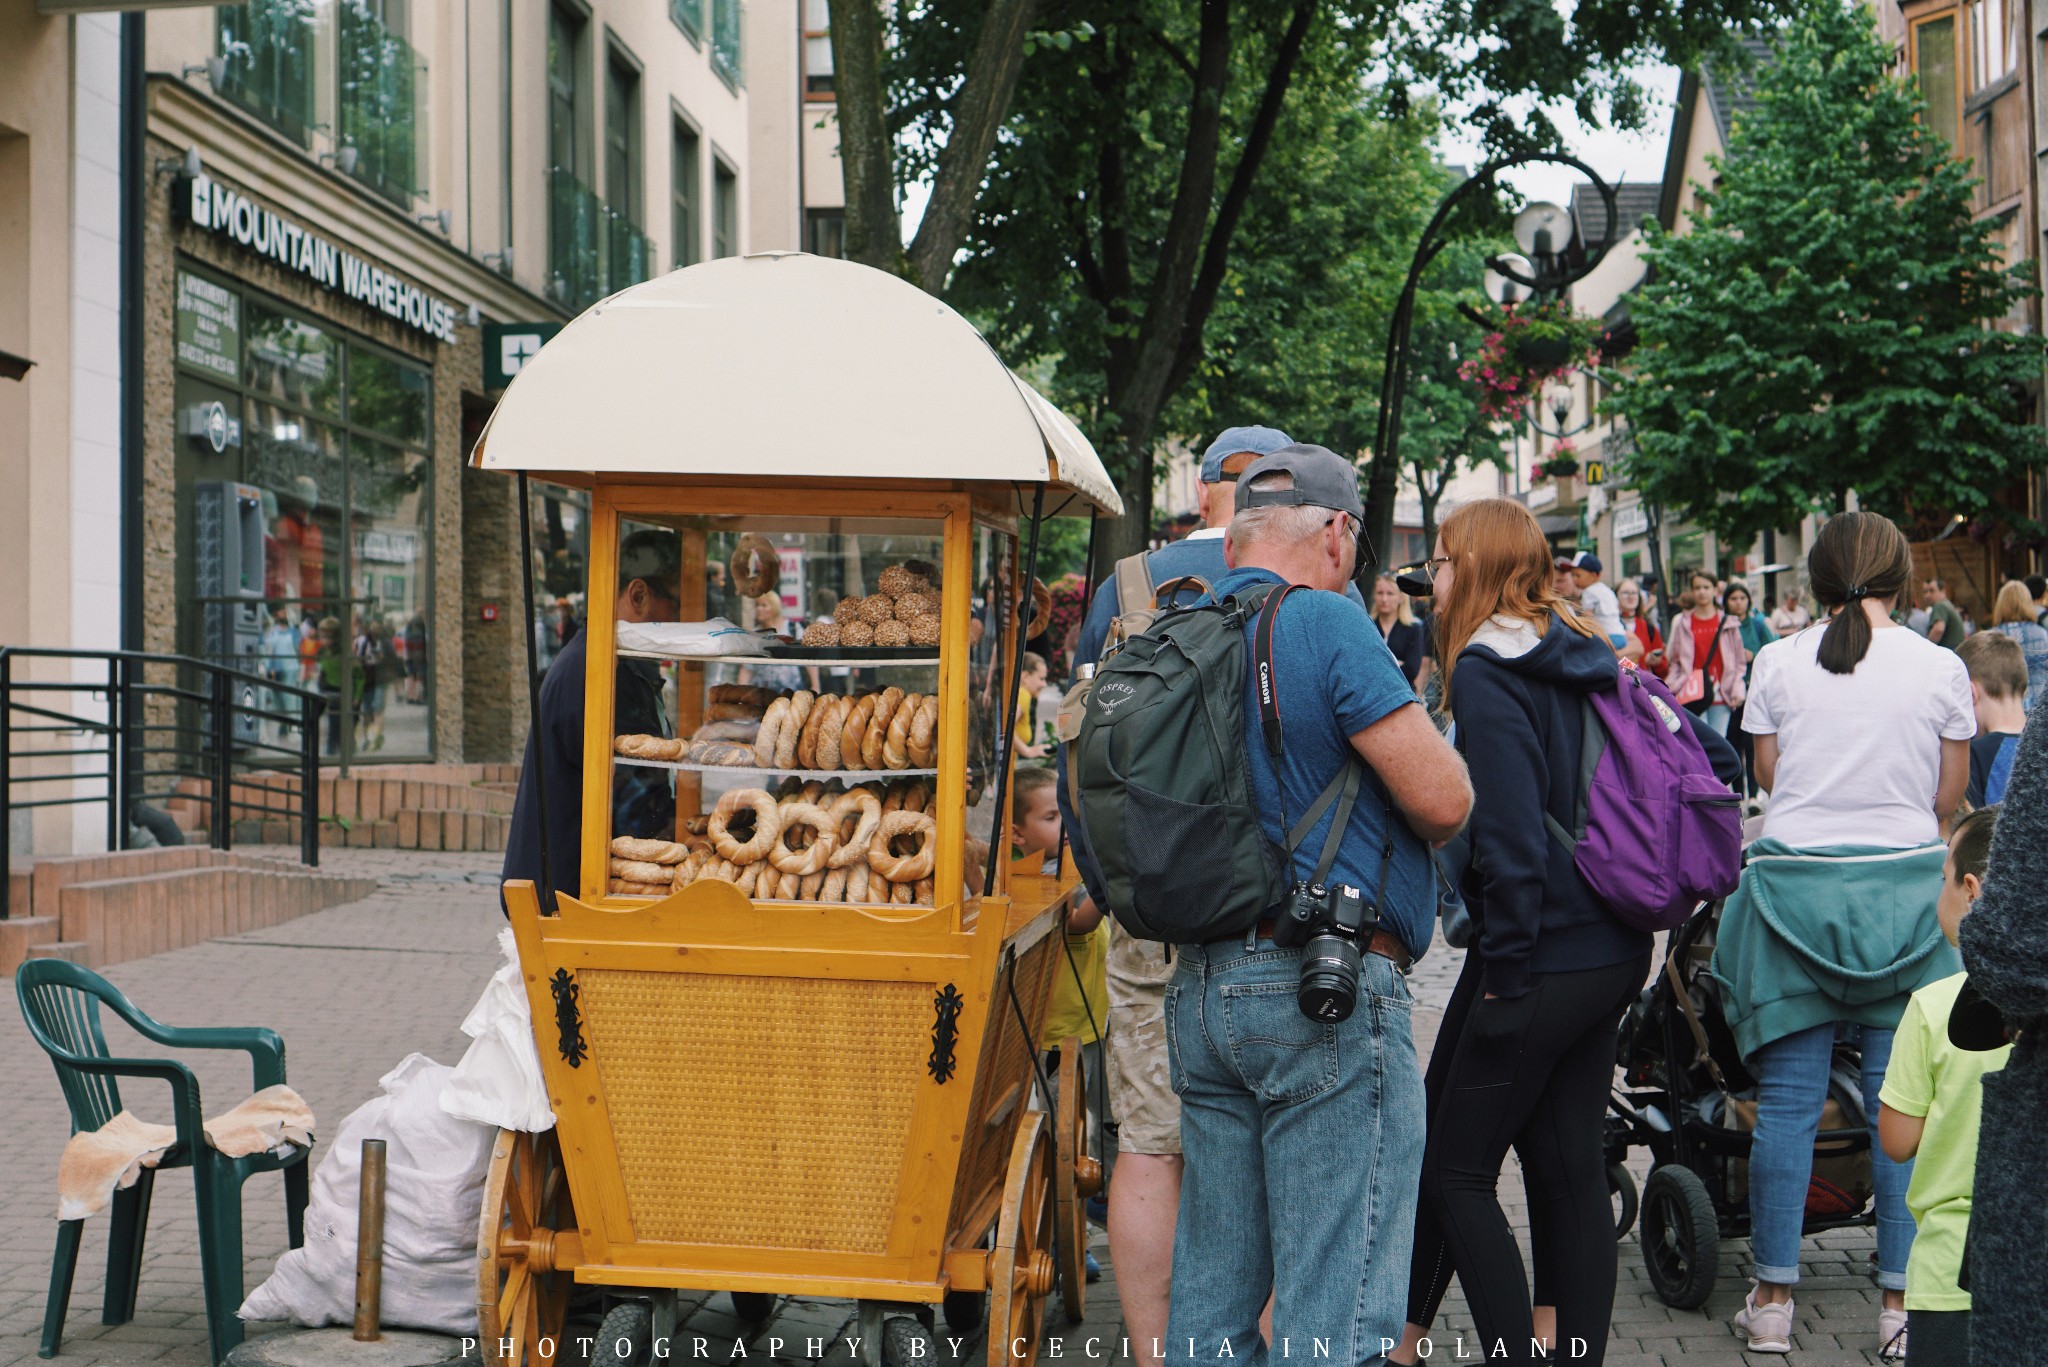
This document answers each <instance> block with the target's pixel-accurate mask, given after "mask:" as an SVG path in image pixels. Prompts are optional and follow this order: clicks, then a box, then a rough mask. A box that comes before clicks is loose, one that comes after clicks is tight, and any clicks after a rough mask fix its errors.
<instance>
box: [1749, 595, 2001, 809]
mask: <svg viewBox="0 0 2048 1367" xmlns="http://www.w3.org/2000/svg"><path fill="white" fill-rule="evenodd" d="M1826 629H1827V628H1826V626H1825V624H1823V623H1819V622H1816V623H1815V624H1814V625H1812V626H1810V627H1808V628H1807V629H1806V630H1804V631H1802V632H1800V633H1799V634H1798V635H1796V636H1787V637H1786V638H1785V639H1784V640H1782V641H1775V642H1773V643H1771V644H1770V645H1767V646H1765V647H1764V648H1763V649H1762V650H1759V651H1758V652H1757V653H1756V665H1755V667H1754V669H1753V671H1752V672H1751V674H1750V680H1749V699H1748V704H1747V706H1746V707H1745V708H1744V710H1743V714H1742V729H1743V730H1745V731H1747V732H1749V733H1750V734H1751V735H1757V736H1768V735H1773V734H1775V735H1776V736H1777V737H1778V772H1777V786H1776V787H1774V788H1773V789H1772V790H1771V801H1770V806H1769V807H1768V808H1767V809H1766V811H1765V814H1764V835H1765V836H1766V837H1767V838H1770V839H1773V840H1782V841H1783V842H1785V843H1786V844H1787V845H1791V846H1794V847H1795V848H1798V849H1824V848H1827V847H1828V846H1831V845H1871V846H1876V847H1878V848H1880V849H1900V850H1903V849H1911V848H1912V847H1914V846H1916V845H1926V844H1929V843H1931V842H1933V841H1935V840H1938V839H1940V825H1939V823H1938V822H1936V821H1935V819H1934V790H1935V788H1936V787H1937V786H1938V785H1939V783H1940V780H1941V742H1942V741H1945V740H1968V739H1970V737H1972V736H1974V735H1976V734H1977V717H1976V712H1975V709H1974V708H1973V707H1972V706H1971V703H1970V676H1969V673H1968V671H1967V670H1966V669H1965V668H1964V667H1963V662H1962V659H1961V657H1959V656H1958V655H1957V654H1956V653H1955V652H1954V651H1953V650H1944V649H1942V648H1941V647H1940V646H1938V645H1935V644H1934V643H1933V642H1931V641H1929V640H1927V638H1925V637H1924V636H1920V635H1918V634H1917V633H1915V632H1912V631H1908V630H1906V629H1904V628H1902V627H1889V628H1880V629H1878V630H1876V631H1873V632H1871V633H1870V651H1869V653H1868V654H1866V655H1865V656H1864V657H1863V659H1862V662H1861V663H1859V664H1858V665H1857V666H1856V670H1855V672H1854V673H1852V674H1830V673H1828V672H1827V671H1826V670H1824V669H1822V668H1821V667H1820V660H1819V653H1820V642H1821V637H1822V635H1823V634H1824V633H1825V632H1826Z"/></svg>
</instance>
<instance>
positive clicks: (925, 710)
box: [904, 697, 939, 769]
mask: <svg viewBox="0 0 2048 1367" xmlns="http://www.w3.org/2000/svg"><path fill="white" fill-rule="evenodd" d="M938 730H939V700H938V699H937V698H935V697H933V698H926V699H925V700H924V701H923V702H921V703H919V704H918V705H917V715H916V716H914V717H912V718H911V719H910V736H909V739H908V740H906V741H905V742H904V749H905V751H906V753H908V754H909V756H910V763H911V764H912V766H913V767H915V768H919V769H929V768H931V767H932V759H933V758H934V756H935V755H936V753H937V750H938V745H937V741H938Z"/></svg>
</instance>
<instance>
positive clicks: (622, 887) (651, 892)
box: [605, 878, 670, 897]
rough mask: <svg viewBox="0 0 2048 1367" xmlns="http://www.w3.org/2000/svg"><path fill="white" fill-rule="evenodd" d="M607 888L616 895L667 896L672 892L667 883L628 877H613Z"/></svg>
mask: <svg viewBox="0 0 2048 1367" xmlns="http://www.w3.org/2000/svg"><path fill="white" fill-rule="evenodd" d="M605 890H606V891H607V892H609V893H611V894H612V895H613V896H614V897H666V896H668V895H669V892H670V888H669V885H668V884H667V883H635V882H633V881H632V880H631V879H627V878H614V879H612V880H611V881H610V882H609V883H608V884H606V887H605Z"/></svg>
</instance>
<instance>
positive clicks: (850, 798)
mask: <svg viewBox="0 0 2048 1367" xmlns="http://www.w3.org/2000/svg"><path fill="white" fill-rule="evenodd" d="M849 818H857V822H856V824H855V826H854V829H853V830H852V831H851V832H850V833H849V832H847V830H846V822H847V820H848V819H849ZM832 819H833V821H834V822H835V823H836V824H835V825H834V826H833V829H834V830H836V831H838V832H839V833H840V849H839V850H838V852H837V853H835V854H834V855H833V856H832V859H831V866H832V867H833V868H835V869H843V868H845V867H846V866H847V865H849V864H852V863H854V862H855V861H856V860H859V859H862V858H864V857H865V856H866V854H867V848H868V842H870V841H872V840H873V839H874V838H875V831H876V830H877V829H878V828H879V827H880V826H881V824H882V804H881V802H880V801H878V800H877V799H876V797H875V795H874V794H873V793H871V792H869V791H868V790H867V789H865V788H855V789H854V790H853V791H852V792H850V793H842V794H840V796H839V800H838V801H836V802H834V803H833V804H832Z"/></svg>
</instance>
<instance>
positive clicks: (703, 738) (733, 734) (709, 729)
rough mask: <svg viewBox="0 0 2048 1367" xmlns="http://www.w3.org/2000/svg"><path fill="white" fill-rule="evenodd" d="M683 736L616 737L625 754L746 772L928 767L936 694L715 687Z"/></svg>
mask: <svg viewBox="0 0 2048 1367" xmlns="http://www.w3.org/2000/svg"><path fill="white" fill-rule="evenodd" d="M705 718H706V720H705V722H704V724H703V725H702V726H699V727H698V728H697V730H696V733H695V734H693V735H691V736H689V737H688V738H682V737H677V738H674V739H668V738H664V737H661V736H646V735H628V736H620V737H618V739H617V741H616V742H615V748H616V749H617V750H618V753H619V754H621V755H623V756H625V757H627V758H629V759H655V760H672V761H681V762H683V763H686V764H710V765H728V766H731V767H734V768H749V769H808V770H827V771H830V770H867V771H870V772H880V771H881V770H884V769H929V768H931V767H932V760H933V757H934V756H935V754H936V753H937V750H938V731H939V699H938V696H937V695H936V694H930V693H905V692H904V691H903V690H902V689H900V688H882V689H877V690H875V691H874V692H872V693H863V694H860V695H858V696H846V695H842V694H836V693H824V694H819V693H813V692H811V691H810V690H809V689H807V688H800V689H798V690H796V691H795V692H794V693H787V694H783V693H774V692H770V691H769V690H766V689H760V688H750V687H748V686H746V685H744V684H718V685H716V686H714V687H713V688H712V690H711V694H710V705H709V706H708V707H707V709H706V711H705Z"/></svg>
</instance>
